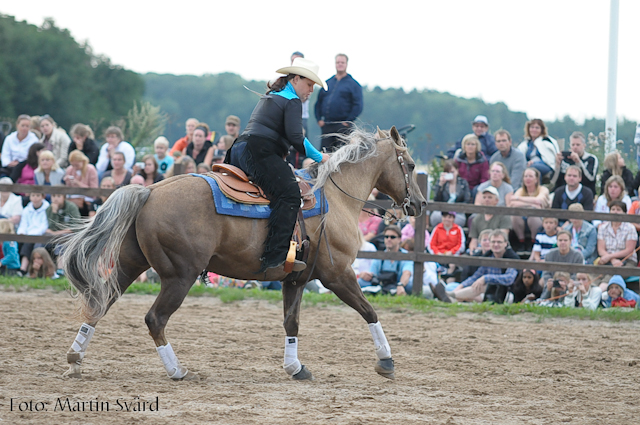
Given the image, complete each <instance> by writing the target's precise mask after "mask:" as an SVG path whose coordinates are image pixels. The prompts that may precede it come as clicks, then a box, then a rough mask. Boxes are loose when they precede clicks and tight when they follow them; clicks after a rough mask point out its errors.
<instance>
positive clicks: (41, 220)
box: [17, 192, 49, 274]
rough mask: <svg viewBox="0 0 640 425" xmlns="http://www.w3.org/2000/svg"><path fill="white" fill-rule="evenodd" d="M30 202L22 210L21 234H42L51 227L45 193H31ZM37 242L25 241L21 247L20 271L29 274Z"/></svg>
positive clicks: (19, 231) (19, 228)
mask: <svg viewBox="0 0 640 425" xmlns="http://www.w3.org/2000/svg"><path fill="white" fill-rule="evenodd" d="M29 201H30V202H29V203H28V204H27V206H26V207H25V208H24V210H23V211H22V219H21V220H20V226H19V227H18V232H17V233H18V234H19V235H30V236H42V235H44V233H45V232H46V231H47V229H48V228H49V222H48V220H47V208H49V203H48V202H47V201H46V200H45V199H44V193H37V192H32V193H31V194H29ZM34 247H35V244H33V243H24V244H22V247H21V248H20V256H21V258H22V259H21V263H20V271H21V272H22V273H23V274H27V270H28V267H29V258H30V257H31V252H32V251H33V248H34Z"/></svg>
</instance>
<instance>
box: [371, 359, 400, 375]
mask: <svg viewBox="0 0 640 425" xmlns="http://www.w3.org/2000/svg"><path fill="white" fill-rule="evenodd" d="M375 370H376V372H378V374H379V375H380V376H384V377H385V378H388V379H396V374H395V368H394V366H393V359H392V358H388V359H383V360H378V363H376V368H375Z"/></svg>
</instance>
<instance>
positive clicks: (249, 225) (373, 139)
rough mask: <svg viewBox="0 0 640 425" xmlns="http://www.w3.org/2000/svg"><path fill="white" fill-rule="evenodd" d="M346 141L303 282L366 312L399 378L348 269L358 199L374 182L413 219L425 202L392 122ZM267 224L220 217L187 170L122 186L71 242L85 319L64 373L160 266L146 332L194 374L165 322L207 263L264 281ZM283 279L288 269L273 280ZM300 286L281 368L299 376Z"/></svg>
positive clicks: (169, 358) (306, 375) (382, 366)
mask: <svg viewBox="0 0 640 425" xmlns="http://www.w3.org/2000/svg"><path fill="white" fill-rule="evenodd" d="M346 141H347V142H348V143H347V144H346V145H345V146H343V147H342V148H340V149H339V150H337V151H336V152H335V153H334V154H333V155H332V156H331V158H330V159H329V160H328V161H327V162H326V163H325V164H321V165H319V166H318V167H317V178H316V180H315V183H316V186H317V187H322V186H324V190H325V194H326V198H327V200H328V202H329V212H328V214H327V215H326V216H325V220H326V222H325V223H326V224H325V226H326V227H325V229H324V232H325V233H326V235H322V236H321V234H322V232H321V223H322V218H321V217H320V216H317V217H312V218H308V219H306V220H305V223H306V227H307V232H308V233H309V236H310V239H311V240H310V251H309V259H310V260H309V261H310V264H309V266H308V267H307V269H306V270H305V271H304V273H303V275H302V276H301V277H300V279H299V282H306V281H307V279H309V278H311V279H320V281H321V282H322V283H323V285H324V286H325V287H327V288H328V289H330V290H331V291H333V293H335V294H336V295H337V296H338V297H339V298H340V299H341V300H342V301H344V302H345V303H346V304H348V305H349V306H351V307H352V308H353V309H355V310H356V311H357V312H358V313H360V315H361V316H362V317H363V318H364V320H366V321H367V323H368V324H369V329H370V332H371V335H372V337H373V341H374V346H375V352H376V354H377V356H378V359H379V360H378V362H377V364H376V366H375V370H376V371H377V372H378V373H379V374H381V375H382V376H385V377H387V378H393V377H394V365H393V360H392V358H391V350H390V348H389V344H388V342H387V338H386V337H385V334H384V331H383V330H382V326H381V325H380V322H379V321H378V316H377V314H376V312H375V311H374V310H373V307H372V306H371V304H370V303H369V301H368V300H367V299H366V298H365V297H364V296H363V294H362V291H361V289H360V287H359V286H358V283H357V280H356V276H355V274H354V271H353V269H352V268H351V264H352V263H353V261H354V260H355V258H356V254H357V252H358V250H359V248H360V246H361V236H360V233H359V229H358V214H359V212H360V210H361V208H362V207H363V203H364V201H361V200H363V199H367V197H368V196H369V194H370V193H371V190H372V189H373V188H374V187H377V188H378V189H379V190H380V191H381V192H383V193H386V194H388V195H389V196H391V197H392V198H393V200H394V201H395V202H396V204H398V205H401V204H402V206H403V208H404V210H405V212H406V213H408V214H410V215H419V214H421V213H422V211H423V209H424V208H425V207H426V201H425V199H424V197H423V196H422V194H421V192H420V190H419V188H418V186H417V184H416V182H415V179H414V176H413V169H414V166H415V164H414V162H413V159H412V158H411V156H410V155H409V152H408V151H407V146H406V144H405V142H404V140H402V138H401V137H400V135H399V134H398V132H397V130H396V128H395V127H393V128H392V129H391V130H390V131H389V132H382V131H380V130H378V133H377V135H376V134H374V133H366V132H363V131H361V130H355V131H354V132H353V133H352V134H351V135H350V136H348V138H347V140H346ZM325 183H326V184H325ZM266 223H267V220H266V219H262V220H258V219H248V218H242V217H233V216H227V215H219V214H217V213H216V211H215V208H214V207H213V202H212V194H211V189H210V187H209V185H208V184H207V182H206V181H205V180H204V179H202V178H199V177H194V176H190V175H181V176H176V177H173V178H170V179H167V180H164V181H162V182H159V183H157V184H154V185H153V186H150V187H147V188H145V187H142V186H138V185H131V186H125V187H123V188H121V189H118V190H117V191H115V192H114V193H113V194H112V195H111V197H109V199H108V200H107V202H105V204H104V205H103V206H102V208H101V209H100V210H99V211H98V213H97V214H96V215H95V217H94V219H93V220H92V221H89V222H87V223H86V224H83V225H82V226H81V227H80V229H79V231H78V232H76V233H75V234H74V235H72V236H71V237H70V239H69V240H68V241H67V243H66V250H65V252H64V254H63V263H64V268H65V271H66V275H67V277H68V278H69V281H70V282H71V283H72V284H73V286H75V288H76V289H77V290H78V292H79V295H80V298H81V301H82V313H83V315H84V317H85V318H86V323H83V324H82V326H81V327H80V331H79V332H78V335H77V336H76V339H75V341H74V342H73V344H72V346H71V348H70V349H69V351H68V352H67V361H68V363H69V364H70V368H69V370H68V371H67V372H65V374H66V375H67V376H71V377H80V376H81V369H80V366H81V363H82V359H83V358H84V355H85V353H86V350H87V346H88V345H89V341H90V340H91V337H92V336H93V333H94V331H95V326H96V324H97V323H98V321H99V320H100V318H102V317H103V316H104V315H105V314H106V313H107V311H108V310H109V307H110V306H111V305H112V304H113V303H114V302H115V301H116V300H117V299H118V297H119V296H120V295H121V294H122V293H123V292H124V291H125V290H126V289H127V288H128V287H129V285H131V283H132V281H133V280H134V279H135V278H136V277H137V276H138V275H140V273H142V272H144V271H145V270H147V269H148V268H149V267H153V268H154V269H155V270H156V272H157V273H158V275H159V276H160V281H161V290H160V294H159V295H158V297H157V298H156V300H155V302H154V304H153V306H152V307H151V309H150V310H149V312H148V313H147V315H146V317H145V322H146V323H147V326H148V328H149V333H150V334H151V337H152V338H153V340H154V341H155V343H156V349H157V351H158V354H159V355H160V358H161V360H162V362H163V364H164V366H165V369H166V371H167V374H168V375H169V377H171V378H172V379H183V378H186V379H194V378H197V375H195V374H194V373H192V372H189V371H188V370H187V368H186V367H184V366H182V365H181V364H180V362H179V361H178V358H177V357H176V355H175V353H174V351H173V348H172V347H171V344H170V343H169V342H168V341H167V338H166V337H165V332H164V329H165V326H166V325H167V322H168V320H169V318H170V317H171V315H172V314H173V313H174V312H175V311H176V310H177V309H178V308H179V307H180V305H181V304H182V301H183V300H184V298H185V297H186V295H187V293H188V292H189V289H190V288H191V286H192V285H193V283H194V281H195V280H196V278H197V277H198V275H199V274H200V272H201V271H202V270H203V269H207V270H211V271H213V272H215V273H218V274H221V275H224V276H229V277H234V278H237V279H247V280H249V279H256V278H260V277H259V276H257V275H256V274H254V273H253V272H254V271H256V270H258V269H259V268H260V261H259V258H260V255H261V253H262V249H263V241H264V239H265V237H266V235H267V232H266ZM325 236H326V237H325ZM327 243H328V245H329V246H327ZM316 250H319V252H318V253H317V254H318V255H317V256H316ZM316 257H317V261H316V263H315V266H313V264H312V261H313V259H314V258H316ZM309 273H312V274H311V276H309ZM285 277H286V275H285V274H284V272H283V273H282V274H281V275H279V276H270V277H269V278H268V280H276V279H278V280H281V279H284V278H285ZM263 280H267V279H263ZM303 289H304V285H303V284H300V283H296V282H290V281H285V282H283V288H282V294H283V296H282V297H283V304H284V313H285V319H284V328H285V330H286V338H285V355H284V369H285V371H286V372H287V373H288V374H289V375H291V376H293V377H294V378H295V379H311V378H312V375H311V372H310V371H309V370H308V369H307V368H305V367H304V366H303V365H302V364H301V363H300V361H299V360H298V338H297V335H298V317H299V312H300V300H301V298H302V293H303Z"/></svg>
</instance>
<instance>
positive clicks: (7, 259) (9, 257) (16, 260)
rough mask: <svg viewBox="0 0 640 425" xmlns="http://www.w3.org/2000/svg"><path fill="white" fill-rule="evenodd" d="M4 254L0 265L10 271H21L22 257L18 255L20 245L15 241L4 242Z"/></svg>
mask: <svg viewBox="0 0 640 425" xmlns="http://www.w3.org/2000/svg"><path fill="white" fill-rule="evenodd" d="M2 254H3V255H4V257H3V258H2V260H0V264H1V265H3V266H5V267H6V268H7V269H10V270H19V269H20V256H19V255H18V243H17V242H13V241H4V242H2Z"/></svg>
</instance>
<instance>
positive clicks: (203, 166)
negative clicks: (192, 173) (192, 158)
mask: <svg viewBox="0 0 640 425" xmlns="http://www.w3.org/2000/svg"><path fill="white" fill-rule="evenodd" d="M200 169H202V170H204V172H205V173H208V172H210V171H211V167H209V165H207V164H205V163H204V162H201V163H200V164H198V166H197V167H196V171H198V170H200Z"/></svg>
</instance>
